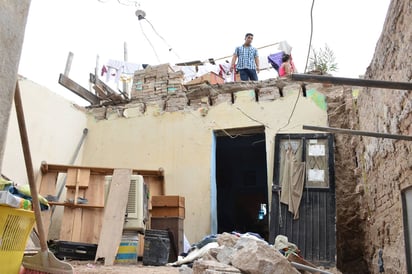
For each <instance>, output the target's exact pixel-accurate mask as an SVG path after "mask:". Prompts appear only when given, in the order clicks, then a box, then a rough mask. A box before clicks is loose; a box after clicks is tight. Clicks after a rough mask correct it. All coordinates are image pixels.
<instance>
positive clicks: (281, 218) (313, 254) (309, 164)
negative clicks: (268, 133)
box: [269, 134, 336, 266]
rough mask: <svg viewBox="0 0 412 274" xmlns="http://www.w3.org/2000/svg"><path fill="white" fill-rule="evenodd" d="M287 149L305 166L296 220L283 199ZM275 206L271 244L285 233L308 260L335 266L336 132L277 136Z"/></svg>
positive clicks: (271, 220)
mask: <svg viewBox="0 0 412 274" xmlns="http://www.w3.org/2000/svg"><path fill="white" fill-rule="evenodd" d="M285 149H291V151H292V152H293V153H294V155H295V156H296V157H297V159H298V160H301V161H302V162H304V166H305V170H304V171H303V172H304V175H305V176H303V177H304V186H303V193H302V196H301V200H300V206H299V217H298V219H294V215H293V214H292V213H291V212H289V210H288V209H289V206H288V205H286V204H284V203H281V202H280V197H281V196H280V195H281V191H282V185H281V183H282V181H283V179H282V178H281V177H282V170H284V169H285V161H284V159H283V158H284V157H283V156H284V151H285ZM271 205H272V207H271V214H270V217H271V218H270V235H269V242H270V243H272V244H273V243H274V241H275V238H276V236H277V235H285V236H287V237H288V241H289V242H292V243H294V244H296V245H297V246H298V248H299V249H300V251H301V255H302V256H303V258H304V259H305V260H308V261H310V262H312V263H314V264H315V265H323V266H334V265H335V256H336V239H335V234H336V233H335V220H336V218H335V216H336V203H335V180H334V156H333V135H331V134H278V135H276V138H275V165H274V182H273V186H272V203H271Z"/></svg>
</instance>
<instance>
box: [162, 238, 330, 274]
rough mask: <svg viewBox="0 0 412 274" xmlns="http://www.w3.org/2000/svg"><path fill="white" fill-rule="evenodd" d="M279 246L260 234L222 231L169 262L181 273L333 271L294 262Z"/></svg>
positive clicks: (297, 273)
mask: <svg viewBox="0 0 412 274" xmlns="http://www.w3.org/2000/svg"><path fill="white" fill-rule="evenodd" d="M292 245H293V244H292ZM277 248H278V247H276V244H275V246H273V245H270V244H268V243H267V242H266V241H264V240H261V239H259V238H257V237H253V236H249V235H247V236H240V237H239V236H238V235H234V234H230V233H223V234H219V235H217V237H216V240H215V241H213V240H211V241H210V240H209V243H207V244H205V245H203V246H202V247H200V248H195V249H194V250H192V251H190V252H189V253H188V254H187V256H186V257H181V258H180V259H179V260H178V261H176V262H174V263H172V264H169V265H174V266H180V268H179V272H180V273H182V274H200V273H208V274H218V273H250V274H258V273H271V274H284V273H290V274H293V273H296V274H299V273H330V272H326V271H323V270H321V269H317V268H315V267H313V266H310V265H308V264H301V263H297V262H294V260H290V259H288V258H289V257H287V256H285V255H283V254H282V253H281V252H280V251H279V250H278V249H277ZM302 261H303V262H305V261H304V260H303V259H302ZM305 271H310V272H305Z"/></svg>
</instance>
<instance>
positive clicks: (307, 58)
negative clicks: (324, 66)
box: [278, 0, 315, 132]
mask: <svg viewBox="0 0 412 274" xmlns="http://www.w3.org/2000/svg"><path fill="white" fill-rule="evenodd" d="M314 5H315V0H312V6H311V8H310V38H309V49H308V54H307V56H306V65H305V73H306V69H307V66H308V60H309V55H310V48H311V47H312V37H313V6H314ZM304 88H305V87H304V86H302V87H301V89H302V92H303V89H304ZM299 98H300V91H298V96H297V97H296V101H295V104H294V105H293V108H292V112H291V113H290V115H289V119H288V122H287V123H286V124H285V125H284V126H283V127H281V128H279V129H278V132H279V131H280V130H281V129H284V128H285V127H287V126H288V125H289V124H290V121H291V120H292V116H293V114H294V113H295V109H296V106H297V104H298V101H299Z"/></svg>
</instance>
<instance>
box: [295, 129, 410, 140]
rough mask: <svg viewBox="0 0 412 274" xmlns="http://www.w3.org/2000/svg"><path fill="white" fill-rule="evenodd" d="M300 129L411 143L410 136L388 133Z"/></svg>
mask: <svg viewBox="0 0 412 274" xmlns="http://www.w3.org/2000/svg"><path fill="white" fill-rule="evenodd" d="M302 128H303V129H307V130H315V131H324V132H331V133H341V134H349V135H361V136H369V137H376V138H388V139H396V140H405V141H412V136H407V135H398V134H388V133H379V132H371V131H362V130H352V129H343V128H333V127H317V126H307V125H303V127H302Z"/></svg>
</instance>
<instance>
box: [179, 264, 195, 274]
mask: <svg viewBox="0 0 412 274" xmlns="http://www.w3.org/2000/svg"><path fill="white" fill-rule="evenodd" d="M179 274H193V269H191V268H190V267H188V266H187V265H185V264H184V265H182V266H181V267H179Z"/></svg>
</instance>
